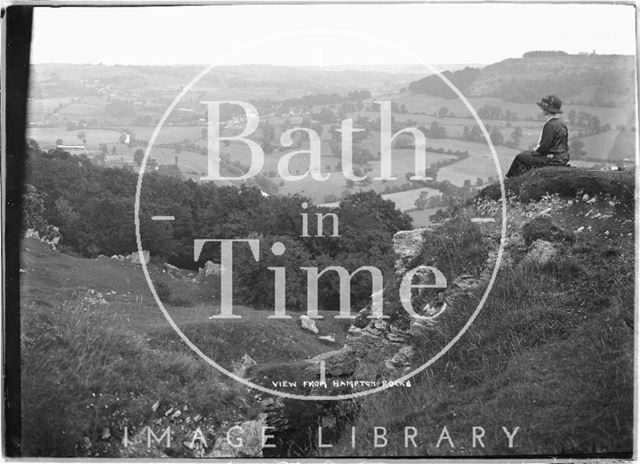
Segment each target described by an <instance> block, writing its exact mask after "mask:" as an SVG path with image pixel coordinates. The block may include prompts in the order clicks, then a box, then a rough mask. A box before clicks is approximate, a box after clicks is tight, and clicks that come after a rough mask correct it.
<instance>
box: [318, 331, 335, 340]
mask: <svg viewBox="0 0 640 464" xmlns="http://www.w3.org/2000/svg"><path fill="white" fill-rule="evenodd" d="M318 340H325V341H327V342H331V343H335V342H336V334H334V333H333V332H332V333H330V334H328V335H319V336H318Z"/></svg>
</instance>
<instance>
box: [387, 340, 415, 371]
mask: <svg viewBox="0 0 640 464" xmlns="http://www.w3.org/2000/svg"><path fill="white" fill-rule="evenodd" d="M415 355H416V353H415V349H414V348H413V346H404V347H402V348H400V349H399V350H398V351H397V352H396V354H394V355H393V357H392V358H391V359H387V360H385V362H384V364H385V366H386V367H387V368H388V369H403V370H404V369H407V368H410V367H411V364H412V362H413V359H414V358H415Z"/></svg>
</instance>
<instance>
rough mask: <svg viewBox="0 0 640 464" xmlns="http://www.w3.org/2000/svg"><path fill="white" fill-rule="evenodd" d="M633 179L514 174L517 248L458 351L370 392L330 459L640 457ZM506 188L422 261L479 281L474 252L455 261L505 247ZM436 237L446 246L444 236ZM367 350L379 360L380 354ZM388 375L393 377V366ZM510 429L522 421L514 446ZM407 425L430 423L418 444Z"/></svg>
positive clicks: (435, 338) (430, 346)
mask: <svg viewBox="0 0 640 464" xmlns="http://www.w3.org/2000/svg"><path fill="white" fill-rule="evenodd" d="M633 178H634V177H633V173H610V174H605V173H602V174H595V173H587V172H586V171H580V170H571V169H566V170H562V169H543V170H537V171H534V172H533V173H530V174H528V175H526V176H523V177H521V178H517V179H513V180H510V181H508V182H507V183H506V187H507V191H508V194H509V196H510V197H509V207H508V233H507V240H506V248H505V249H506V251H505V255H504V257H503V264H502V265H501V270H500V272H499V273H498V277H497V280H496V283H495V285H494V287H493V289H492V291H491V293H490V295H489V297H488V300H487V302H486V305H485V306H484V308H483V310H482V311H481V312H480V314H479V316H478V318H477V319H476V321H475V322H474V323H473V325H472V326H471V327H470V329H469V331H468V332H467V333H465V335H464V336H463V337H462V338H461V339H460V340H459V341H458V343H457V344H456V345H454V346H453V348H451V350H450V351H448V352H447V353H446V354H445V355H444V356H443V357H442V358H441V359H439V360H438V361H437V362H436V363H435V364H434V365H433V366H432V367H431V368H429V369H428V370H427V371H426V372H424V373H423V374H419V375H418V376H417V377H415V378H414V379H412V381H413V385H412V386H411V387H398V388H394V389H392V390H390V391H387V392H384V393H381V394H376V395H372V396H370V397H368V398H367V399H365V400H363V401H360V402H358V405H357V411H358V412H357V413H356V414H355V417H354V418H353V419H352V420H351V421H350V422H349V423H346V424H344V423H343V424H340V426H341V430H342V435H341V438H339V439H338V440H336V441H334V442H331V444H332V445H333V447H332V448H323V449H319V452H320V453H321V454H322V455H323V456H327V457H328V456H342V455H346V456H360V457H362V456H431V457H433V456H447V457H461V456H490V455H533V454H534V455H537V456H549V457H551V456H554V457H559V456H565V457H566V456H568V455H585V454H589V455H600V456H603V457H604V456H610V457H611V456H618V457H623V456H627V457H628V456H630V453H631V450H632V426H633V413H632V411H633V372H634V371H633V353H634V348H633V346H634V326H635V322H634V282H635V278H634V254H633V250H634V238H635V237H634V216H633V192H634V188H633ZM498 198H499V191H498V189H497V188H496V186H493V187H489V188H487V189H485V191H484V192H483V193H482V194H481V195H480V197H479V198H477V199H476V200H474V201H473V202H471V203H470V204H468V205H466V206H465V207H463V208H460V209H458V210H457V211H455V212H453V215H454V219H452V221H458V223H459V224H462V223H460V222H459V221H460V220H461V219H463V218H464V217H467V218H472V217H478V216H480V217H493V218H495V219H496V222H494V223H483V224H476V225H471V226H470V227H471V229H469V230H470V231H471V230H475V232H473V233H470V232H469V233H467V232H465V230H464V228H461V227H455V228H453V227H447V225H446V223H445V225H443V226H441V227H435V228H433V229H431V231H430V232H428V234H429V237H430V238H429V239H428V240H427V242H426V243H425V245H424V247H423V249H422V251H421V253H420V255H419V256H417V257H416V259H415V260H414V262H413V264H412V265H417V264H433V263H434V262H435V263H442V265H443V266H444V267H446V268H447V269H449V270H451V269H453V275H458V276H460V275H466V277H465V278H464V279H466V280H467V281H468V279H471V282H473V276H477V271H476V270H474V268H473V267H472V265H471V264H472V263H473V260H472V259H467V260H464V259H454V260H451V259H452V258H456V257H457V258H459V257H460V256H463V254H464V253H467V252H468V250H471V249H473V248H476V249H483V247H489V248H491V247H494V246H496V244H497V241H498V239H499V237H500V234H499V225H500V205H499V203H497V202H496V200H497V199H498ZM463 234H466V235H464V236H466V237H467V238H464V237H463ZM434 240H435V241H436V242H438V243H441V244H442V248H443V250H440V249H439V248H434V247H433V243H434ZM540 240H544V241H546V242H547V243H549V248H550V249H553V250H554V251H553V254H552V256H551V257H550V258H549V259H547V260H542V259H539V258H534V257H533V255H532V253H533V252H532V249H533V248H536V247H537V246H538V245H536V244H535V243H536V241H540ZM463 243H464V244H465V245H464V246H461V244H463ZM456 244H458V245H457V248H456ZM443 252H444V255H443V254H442V253H443ZM447 255H448V256H449V258H447ZM470 256H471V255H470ZM443 258H444V261H443ZM434 260H435V261H434ZM447 262H448V263H449V264H448V265H447V264H445V263H447ZM451 266H453V267H451ZM464 281H465V280H462V281H459V282H464ZM454 285H455V284H454ZM481 290H482V291H484V287H482V289H481ZM479 297H480V293H478V291H470V292H467V293H464V296H463V297H462V296H461V297H459V298H458V299H456V300H455V306H454V307H452V308H450V309H448V310H447V311H446V312H445V313H444V314H443V315H442V316H440V317H439V318H438V319H437V320H436V321H435V322H434V323H433V324H432V325H431V326H429V328H427V329H426V331H425V332H423V333H422V334H421V335H420V336H415V337H414V338H412V342H411V344H412V346H414V348H416V352H417V355H416V358H417V359H416V360H415V364H414V365H418V364H420V363H421V362H424V361H426V360H427V359H429V358H430V357H431V356H433V355H434V354H435V353H436V352H437V351H438V350H440V349H441V348H442V347H443V346H444V344H445V343H446V342H448V341H449V340H450V339H451V338H452V337H453V336H454V335H455V334H456V333H457V332H458V331H459V330H460V328H461V327H462V325H463V324H464V322H465V321H466V320H467V318H468V317H469V315H470V314H471V312H472V311H473V310H474V309H475V308H476V305H477V303H478V301H479ZM421 301H424V300H421ZM427 301H428V300H427ZM392 324H393V322H392ZM365 356H366V354H365ZM369 356H370V358H369V359H372V360H375V359H376V354H375V353H371V354H370V355H369ZM374 363H375V361H374ZM382 364H383V363H382V362H381V360H380V359H378V364H377V365H379V366H382ZM374 365H375V364H374ZM378 372H381V373H382V375H385V373H384V372H385V371H384V368H383V367H380V368H379V369H378ZM386 375H389V373H388V372H387V374H386ZM503 426H504V427H507V429H508V430H509V431H513V429H514V428H515V427H519V430H518V434H517V435H516V438H515V440H514V446H513V447H512V448H510V447H508V441H507V439H506V437H505V434H504V432H503V430H502V427H503ZM351 427H355V430H356V443H355V446H353V445H352V443H353V442H352V436H351ZM374 427H384V428H385V429H386V430H385V434H386V439H387V440H388V442H387V444H386V446H380V447H375V446H374V436H373V434H374ZM406 427H414V428H415V429H416V430H417V431H418V435H417V437H416V439H415V444H416V446H415V447H414V446H413V443H412V442H408V445H407V444H405V443H407V442H405V434H406V433H407V432H406V429H405V428H406ZM443 427H446V428H447V431H448V433H449V435H450V437H451V442H452V444H453V446H451V444H450V442H449V441H447V440H444V441H443V442H442V443H440V446H437V444H438V438H439V437H440V436H441V433H442V431H443ZM473 427H482V428H483V429H484V430H485V432H486V436H485V439H484V442H483V444H484V446H480V445H479V444H478V443H477V446H476V447H474V446H473V441H472V428H473Z"/></svg>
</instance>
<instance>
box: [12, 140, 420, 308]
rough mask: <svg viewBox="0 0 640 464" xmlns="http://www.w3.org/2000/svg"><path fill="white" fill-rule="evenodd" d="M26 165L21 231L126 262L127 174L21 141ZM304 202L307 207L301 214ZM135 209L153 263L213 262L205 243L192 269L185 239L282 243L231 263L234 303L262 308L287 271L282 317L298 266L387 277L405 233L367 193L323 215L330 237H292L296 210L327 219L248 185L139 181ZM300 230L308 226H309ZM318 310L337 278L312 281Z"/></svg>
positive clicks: (366, 279)
mask: <svg viewBox="0 0 640 464" xmlns="http://www.w3.org/2000/svg"><path fill="white" fill-rule="evenodd" d="M26 161H27V162H26V165H27V177H26V183H27V185H28V188H27V189H26V191H25V202H26V203H25V204H26V205H29V206H28V207H27V208H24V211H25V221H24V224H23V227H24V228H26V227H33V228H36V229H38V228H44V227H46V226H47V225H49V224H51V225H55V226H57V227H59V229H60V233H61V235H62V237H63V239H62V247H61V250H62V251H68V252H73V253H79V254H81V255H83V256H85V257H88V258H90V257H96V256H98V255H100V254H104V255H109V256H110V255H113V254H128V253H131V252H132V251H135V250H136V249H137V246H136V237H135V226H134V197H135V192H136V183H137V174H136V173H134V172H132V171H130V170H127V169H122V168H105V167H102V166H96V165H94V164H93V163H92V162H91V161H90V160H89V159H88V158H87V157H85V156H83V155H81V156H74V155H71V154H69V153H67V152H65V151H62V150H59V149H55V150H49V151H48V152H45V151H43V150H41V149H40V148H39V147H38V145H37V143H36V142H35V141H32V140H31V141H29V143H28V157H27V160H26ZM305 202H306V203H307V204H308V205H309V206H308V207H307V208H306V209H303V208H302V204H303V203H305ZM140 204H141V208H140V214H139V217H140V230H141V239H142V246H143V248H144V249H146V250H149V252H150V253H151V255H152V259H153V260H162V261H166V262H169V263H171V264H174V265H176V266H179V267H181V268H187V269H194V270H195V269H197V268H198V267H202V266H203V265H204V263H205V262H206V261H207V260H212V261H214V262H219V259H220V256H219V255H220V250H219V248H218V247H217V246H214V245H213V244H211V246H205V249H204V250H203V253H202V255H201V257H200V259H199V260H198V261H197V262H194V261H193V241H194V239H203V238H215V239H223V238H228V239H230V238H243V239H244V238H250V237H260V238H261V240H262V241H263V242H262V243H261V248H262V249H264V250H268V249H269V248H268V246H269V244H270V243H273V242H275V241H281V242H283V243H284V244H285V246H286V248H287V252H286V253H285V254H284V255H282V256H273V255H272V254H269V253H267V254H266V255H265V256H264V259H261V260H260V262H255V261H254V260H253V258H252V257H251V255H250V253H248V252H247V253H241V252H240V251H239V252H238V253H237V257H238V261H237V262H238V263H240V265H238V266H237V269H234V279H235V280H234V293H235V294H236V296H237V298H238V300H237V301H238V302H240V303H244V304H248V305H252V306H254V307H264V308H270V307H271V305H272V301H273V282H272V278H271V277H272V275H271V274H272V273H271V271H269V270H268V269H267V268H268V267H269V266H276V265H281V266H284V267H285V268H287V285H288V288H287V295H288V297H287V299H288V305H289V307H290V308H291V309H296V308H298V309H302V304H303V303H304V301H306V300H305V297H303V296H302V294H301V292H302V290H303V289H302V287H301V284H300V282H301V279H302V277H303V274H302V271H301V270H300V267H303V266H306V267H310V266H311V267H313V266H315V267H318V268H319V269H323V268H324V267H326V266H329V265H336V264H337V265H341V266H343V267H345V268H346V269H347V270H348V271H349V272H353V271H354V270H355V269H357V268H359V267H360V266H364V265H367V266H375V267H377V268H379V269H381V270H383V272H393V262H394V254H393V249H392V237H393V234H394V233H395V232H397V231H398V230H402V229H409V228H411V218H410V216H408V215H406V214H405V213H402V212H400V211H399V210H397V209H396V208H395V204H394V203H393V202H391V201H386V200H383V199H382V197H381V196H380V195H378V194H376V193H375V192H373V191H368V192H358V193H354V194H352V195H349V196H347V197H345V198H343V199H342V201H341V202H340V204H339V207H338V208H335V209H333V210H332V212H335V213H337V215H338V217H339V230H340V237H339V238H334V237H314V236H311V237H301V236H300V235H301V229H300V224H301V214H302V213H303V212H304V213H307V214H309V215H310V216H309V217H311V218H313V217H314V216H315V215H314V213H315V212H320V211H324V212H327V210H326V209H323V208H320V207H317V206H315V205H313V202H312V201H311V200H310V199H308V198H305V197H303V196H300V195H292V196H268V197H265V196H263V194H262V192H261V191H260V189H259V188H257V187H253V186H249V185H241V186H239V187H235V186H225V187H219V186H216V185H214V184H213V183H198V182H194V181H192V180H183V179H179V178H174V177H167V176H162V175H159V174H157V173H149V174H146V175H145V177H144V179H143V188H142V192H141V200H140ZM153 215H171V216H174V217H175V220H174V221H171V222H168V223H160V222H154V221H152V220H151V216H153ZM309 223H310V225H313V223H315V221H311V220H310V221H309ZM310 229H311V232H310V234H309V235H314V227H310ZM327 229H331V227H327ZM331 232H332V230H327V232H326V233H327V234H330V233H331ZM245 251H247V250H245ZM245 254H246V256H244V255H245ZM234 261H235V258H234ZM370 280H371V279H370V276H369V274H368V273H367V272H361V273H359V274H357V275H356V276H355V277H354V279H353V283H352V301H353V304H354V305H355V306H354V308H355V307H357V306H360V307H362V306H364V305H365V304H366V303H367V301H368V299H369V297H370V291H371V289H370V286H371V282H370ZM289 287H290V288H289ZM249 289H250V290H251V291H249ZM319 302H320V304H321V307H324V308H326V309H331V308H335V309H337V308H338V303H339V280H338V277H337V275H336V273H333V272H330V273H327V274H326V275H324V276H323V277H322V278H321V279H320V286H319Z"/></svg>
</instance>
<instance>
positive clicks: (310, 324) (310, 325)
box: [300, 315, 320, 335]
mask: <svg viewBox="0 0 640 464" xmlns="http://www.w3.org/2000/svg"><path fill="white" fill-rule="evenodd" d="M300 325H301V326H302V328H303V329H305V330H308V331H309V332H311V333H313V334H316V335H318V334H319V333H320V331H319V330H318V327H316V322H315V321H314V320H313V319H311V318H310V317H309V316H307V315H303V316H300Z"/></svg>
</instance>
